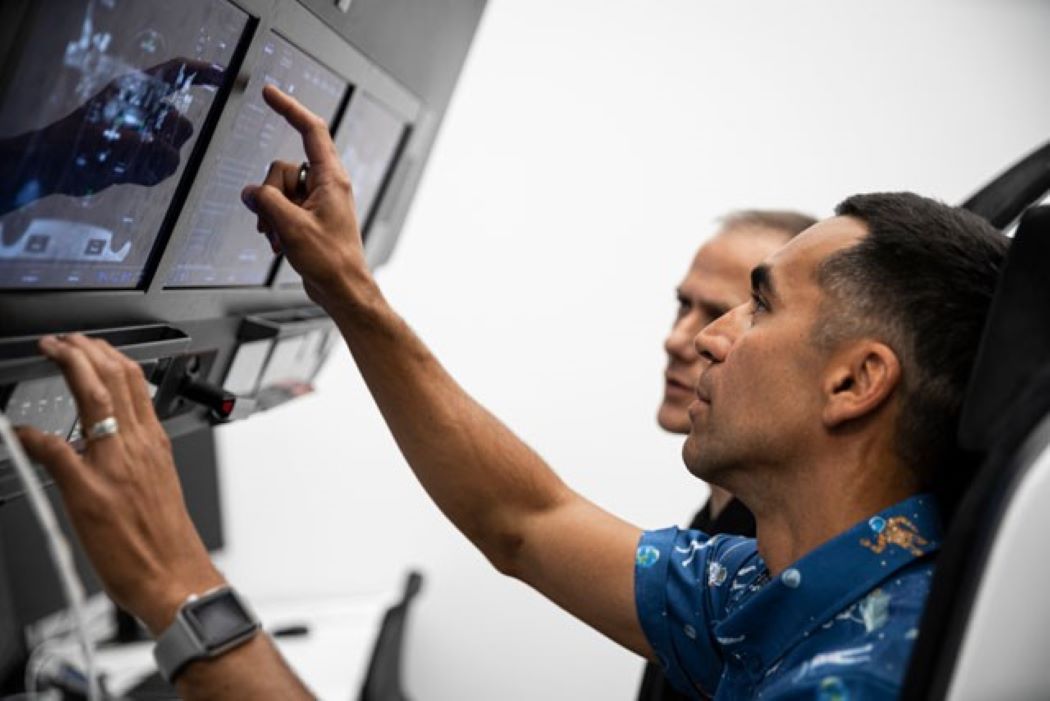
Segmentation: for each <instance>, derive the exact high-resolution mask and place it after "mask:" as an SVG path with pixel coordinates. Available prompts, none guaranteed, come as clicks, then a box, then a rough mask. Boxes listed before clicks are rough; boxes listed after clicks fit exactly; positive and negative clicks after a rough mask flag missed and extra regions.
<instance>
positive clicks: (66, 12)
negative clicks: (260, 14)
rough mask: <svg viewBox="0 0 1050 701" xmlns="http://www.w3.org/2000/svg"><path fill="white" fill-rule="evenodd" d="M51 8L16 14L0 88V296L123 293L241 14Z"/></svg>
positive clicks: (230, 10)
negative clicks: (89, 290) (52, 291)
mask: <svg viewBox="0 0 1050 701" xmlns="http://www.w3.org/2000/svg"><path fill="white" fill-rule="evenodd" d="M49 7H50V9H49ZM62 8H63V11H62V12H55V11H54V8H53V5H52V6H49V5H48V4H47V3H31V4H30V5H29V9H28V12H27V14H26V16H25V17H24V19H23V22H22V26H21V27H20V28H19V30H18V32H17V36H18V39H17V41H18V45H17V47H15V48H14V49H13V50H12V53H11V55H10V56H9V57H8V59H9V60H8V62H7V66H8V70H7V71H6V73H5V75H4V84H3V85H0V105H2V107H0V158H2V160H3V164H4V166H3V168H2V169H0V288H30V289H44V288H74V287H99V288H133V287H137V286H139V285H140V283H141V282H142V279H143V275H144V273H145V272H146V271H145V267H146V264H147V261H148V260H149V259H150V254H151V252H152V251H153V248H154V245H155V243H156V242H157V240H158V237H159V236H160V235H161V234H162V233H163V232H162V231H161V229H162V227H163V226H164V223H165V218H166V215H167V213H168V211H169V209H170V208H171V204H172V199H173V196H174V195H175V192H176V189H177V187H178V184H179V181H180V179H181V178H182V176H183V171H184V170H185V167H186V161H187V159H188V158H189V156H190V154H191V153H192V152H193V149H194V146H195V144H196V143H197V141H198V138H199V137H200V133H201V127H202V125H203V124H204V123H205V121H206V119H207V117H208V115H209V113H210V111H211V110H212V109H216V108H218V107H219V105H217V104H215V103H216V95H217V94H218V93H219V91H220V88H221V87H222V86H223V85H224V84H225V82H226V81H227V80H228V79H229V78H230V76H229V75H228V74H229V71H228V67H229V66H230V62H231V60H232V59H233V57H234V54H235V52H236V50H237V46H238V43H239V42H240V39H241V36H242V34H243V32H244V30H245V27H246V25H247V22H248V16H247V15H246V14H245V13H244V12H242V11H241V10H240V9H238V8H237V7H235V6H234V5H232V4H230V3H228V2H227V1H226V0H181V1H180V2H177V3H176V2H170V1H168V0H88V1H86V2H74V1H71V2H68V3H63V6H62ZM41 86H47V89H46V90H42V89H41Z"/></svg>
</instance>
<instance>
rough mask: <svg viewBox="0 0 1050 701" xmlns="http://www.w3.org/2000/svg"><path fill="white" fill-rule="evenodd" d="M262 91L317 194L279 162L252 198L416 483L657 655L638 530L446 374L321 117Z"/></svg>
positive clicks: (591, 616) (507, 567) (549, 589)
mask: <svg viewBox="0 0 1050 701" xmlns="http://www.w3.org/2000/svg"><path fill="white" fill-rule="evenodd" d="M263 94H264V97H265V98H266V101H267V102H268V103H269V104H270V106H271V107H273V108H274V109H275V110H276V111H277V112H279V113H280V114H281V115H283V116H284V117H285V118H286V119H287V120H288V122H289V123H290V124H291V125H292V126H293V127H295V128H296V129H297V130H298V131H299V132H300V133H301V134H302V137H303V143H304V146H305V149H306V155H307V157H308V159H309V163H310V170H309V176H308V178H307V181H308V182H307V185H308V187H307V194H306V196H305V197H301V198H300V197H297V196H296V192H297V191H296V182H297V177H298V172H299V166H298V164H291V163H281V162H278V163H275V164H274V167H273V168H271V170H270V173H269V175H268V176H267V179H266V182H265V183H264V184H263V185H261V186H259V187H250V188H247V189H246V190H245V191H244V199H245V202H246V204H248V206H249V207H251V208H252V209H253V210H254V211H255V212H256V213H257V214H258V216H259V220H260V222H259V227H260V230H261V231H264V232H266V233H267V234H269V235H270V236H271V240H272V241H273V242H274V244H275V246H276V247H280V248H283V251H284V253H285V255H286V256H287V257H288V260H289V261H290V262H291V264H292V266H293V267H294V268H295V269H296V270H297V271H298V272H299V273H300V274H301V275H302V276H303V281H304V284H305V286H306V290H307V292H308V294H309V295H310V297H311V298H312V299H313V300H314V301H316V302H317V303H318V304H320V305H321V306H323V307H324V308H325V309H326V310H327V311H328V313H329V314H330V315H331V317H332V318H333V319H334V320H335V323H336V324H337V325H338V326H339V329H340V330H341V332H342V334H343V337H344V338H345V339H346V342H347V345H348V346H349V348H350V351H351V353H352V354H353V356H354V360H355V361H356V363H357V366H358V368H359V369H360V371H361V374H362V376H363V377H364V379H365V382H366V383H367V385H368V387H369V390H370V391H371V393H372V396H373V397H374V398H375V401H376V403H377V404H378V406H379V409H380V411H381V412H382V414H383V417H384V419H385V420H386V423H387V425H388V426H389V427H390V430H391V432H392V433H393V436H394V438H395V440H396V441H397V444H398V446H399V447H400V449H401V452H402V453H403V454H404V456H405V458H406V459H407V460H408V463H409V464H410V465H411V466H412V469H413V470H414V471H415V474H416V476H417V477H418V478H419V481H420V482H421V483H422V484H423V486H424V488H425V489H426V490H427V492H428V493H429V494H430V496H431V497H432V498H433V499H434V501H435V502H436V503H437V505H438V506H439V507H440V508H441V510H442V511H443V512H444V513H445V515H446V516H448V517H449V519H451V520H452V522H453V523H454V524H455V525H456V526H457V527H458V528H459V529H460V530H461V531H462V532H463V534H464V535H466V536H467V537H468V538H469V539H470V540H471V541H472V542H473V543H474V544H475V545H477V546H478V548H479V549H480V550H481V551H482V552H483V553H484V554H485V556H486V557H487V558H488V559H489V560H490V561H491V562H492V563H493V565H495V567H496V568H497V569H498V570H500V571H501V572H503V573H505V574H508V575H511V576H513V577H517V578H518V579H521V580H522V581H524V582H526V583H527V584H529V585H531V586H533V587H534V588H536V589H538V590H539V591H540V592H542V593H543V594H544V595H546V596H547V597H549V598H550V599H551V600H553V601H554V602H555V603H557V604H559V605H560V606H562V607H563V608H565V609H566V610H567V611H569V612H570V613H572V614H573V615H575V616H577V617H578V618H580V619H581V620H583V621H584V622H586V623H588V624H589V625H591V626H593V627H594V628H596V629H597V630H599V631H601V632H602V633H604V634H605V635H607V636H609V637H610V638H612V639H613V640H615V641H617V642H619V643H620V644H622V645H624V646H625V647H627V648H629V649H631V650H634V651H635V652H638V653H639V654H642V655H645V656H648V655H649V646H648V643H647V642H646V640H645V637H644V635H643V633H642V629H641V627H640V625H639V623H638V618H637V615H636V612H635V605H634V557H635V549H636V546H637V543H638V538H639V536H640V530H639V529H638V528H636V527H634V526H631V525H630V524H627V523H625V522H623V521H621V520H620V519H618V518H616V517H614V516H612V515H611V514H609V513H607V512H605V511H602V510H601V509H599V508H598V507H597V506H595V505H594V504H592V503H590V502H588V501H587V500H585V499H583V498H582V497H580V496H579V495H578V494H576V493H575V492H573V491H572V490H571V489H569V488H568V487H567V486H566V485H565V484H564V483H563V482H562V481H561V480H560V479H559V478H558V476H557V475H555V474H554V472H553V471H552V470H551V469H550V468H549V467H548V466H547V465H546V464H545V463H544V462H543V460H542V459H540V457H539V456H538V455H536V453H534V452H533V451H532V450H530V449H529V447H528V446H526V445H525V444H524V443H523V442H522V441H521V440H519V439H518V438H517V437H516V436H515V435H514V434H513V433H511V432H510V431H509V430H508V429H507V428H506V427H505V426H504V425H503V424H502V423H501V422H500V421H499V420H498V419H496V417H494V416H493V415H492V414H490V413H489V412H488V411H486V410H485V408H484V407H482V406H481V405H480V404H478V403H477V402H475V401H474V400H473V399H472V398H471V397H470V396H468V395H467V394H466V392H464V391H463V389H462V388H460V387H459V385H458V384H457V383H456V382H455V381H454V380H453V379H452V377H451V376H450V375H449V374H448V373H447V372H446V371H445V370H444V368H442V366H441V364H440V363H439V362H438V361H437V359H436V358H435V357H434V356H433V355H432V354H431V353H430V351H429V350H428V349H427V348H426V346H425V345H424V344H423V343H422V341H420V340H419V338H418V337H417V336H416V335H415V334H414V333H413V332H412V330H411V329H410V328H409V327H408V325H407V324H406V323H405V322H404V321H403V320H402V319H401V318H400V317H399V316H398V315H397V314H396V313H395V312H394V311H393V309H391V307H390V306H389V305H388V304H387V302H386V301H385V299H384V298H383V295H382V294H381V292H380V290H379V288H378V286H377V285H376V283H375V281H374V279H373V277H372V275H371V273H370V272H369V270H368V267H367V265H366V262H365V256H364V250H363V248H362V244H361V236H360V233H359V230H358V226H357V220H356V216H355V212H354V206H353V199H352V196H351V184H350V181H349V179H348V177H347V174H346V171H345V169H344V168H343V167H342V164H341V163H340V162H339V158H338V154H337V153H336V149H335V146H334V145H333V143H332V140H331V138H330V137H329V134H328V128H327V126H326V124H325V122H324V120H322V119H320V118H319V117H317V116H316V115H313V114H311V113H310V112H309V111H308V110H306V109H305V108H304V107H303V106H302V105H300V104H299V103H298V102H297V101H295V100H294V99H293V98H291V97H289V96H287V95H285V94H284V93H282V92H280V91H279V90H277V89H276V88H274V87H272V86H268V87H267V88H266V89H265V90H264V93H263Z"/></svg>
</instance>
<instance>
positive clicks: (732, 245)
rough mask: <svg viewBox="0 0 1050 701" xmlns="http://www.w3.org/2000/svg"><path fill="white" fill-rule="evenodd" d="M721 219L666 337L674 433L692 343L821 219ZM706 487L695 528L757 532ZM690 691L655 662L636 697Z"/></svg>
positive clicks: (684, 403) (783, 215)
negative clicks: (755, 272) (767, 262)
mask: <svg viewBox="0 0 1050 701" xmlns="http://www.w3.org/2000/svg"><path fill="white" fill-rule="evenodd" d="M720 223H721V228H720V229H719V231H718V233H716V234H715V235H714V236H713V237H711V238H710V239H709V240H708V241H707V242H706V243H705V244H704V245H703V246H701V247H700V250H698V251H697V252H696V256H695V257H694V258H693V263H692V265H691V266H690V268H689V271H688V272H687V273H686V276H685V278H684V279H683V280H682V282H681V283H679V285H678V288H677V290H676V296H677V298H678V311H677V314H676V316H675V321H674V325H673V326H672V327H671V333H670V334H668V336H667V339H666V340H665V341H664V350H666V351H667V369H666V370H665V371H664V395H663V400H662V401H661V402H660V408H659V410H658V411H657V413H656V422H657V423H658V424H660V428H662V429H664V430H665V431H667V432H669V433H675V434H681V435H688V433H689V428H690V421H689V404H690V403H691V402H692V401H693V400H695V399H696V382H697V380H698V379H699V377H700V373H701V372H702V371H703V368H704V365H705V361H704V360H703V359H702V358H701V357H700V354H699V353H698V352H697V350H696V346H695V344H694V341H695V340H696V335H697V334H698V333H699V332H700V329H702V328H704V327H705V326H707V325H708V324H710V323H711V322H712V321H714V320H715V319H717V318H718V317H720V316H722V315H723V314H726V313H727V312H729V310H731V309H733V308H734V307H738V306H740V305H741V304H744V303H745V302H747V301H748V299H749V298H750V296H751V280H750V275H751V269H752V268H754V267H755V266H757V265H759V264H760V263H761V262H762V261H763V260H764V259H765V258H766V257H767V256H769V255H771V254H772V253H773V252H774V251H776V250H777V249H778V248H780V247H781V246H783V245H784V244H785V243H787V242H788V241H789V240H791V239H792V238H793V237H794V236H795V234H798V233H801V232H802V231H803V230H805V229H808V228H809V227H811V226H812V225H814V224H816V223H817V220H816V219H814V218H812V217H810V216H807V215H805V214H800V213H799V212H791V211H782V210H759V209H753V210H743V211H739V212H733V213H731V214H729V215H727V216H725V217H723V218H722V219H721V221H720ZM707 486H708V488H709V489H710V490H711V491H710V496H709V497H708V499H707V501H706V502H705V503H704V505H703V507H702V508H701V509H700V510H699V511H698V512H697V513H696V515H695V516H693V520H692V521H691V522H690V524H689V528H690V529H693V530H699V531H703V532H704V533H708V534H711V535H715V534H718V533H725V534H729V535H742V536H746V537H748V538H754V537H755V517H754V516H752V515H751V512H750V511H748V509H747V507H746V506H744V505H743V504H741V503H740V501H739V500H737V499H734V498H733V495H732V494H730V493H729V492H728V491H726V490H725V489H722V488H721V487H719V486H717V485H714V484H708V485H707ZM685 698H687V697H686V696H683V695H682V694H680V693H678V692H677V691H675V690H674V689H673V688H671V686H670V685H669V684H668V683H667V680H666V679H665V678H664V675H663V673H661V672H660V668H659V667H657V666H656V665H654V664H652V663H651V662H650V663H647V664H646V665H645V673H644V675H643V676H642V684H641V688H640V689H639V690H638V701H673V700H675V699H685Z"/></svg>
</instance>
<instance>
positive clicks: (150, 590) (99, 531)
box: [18, 334, 223, 635]
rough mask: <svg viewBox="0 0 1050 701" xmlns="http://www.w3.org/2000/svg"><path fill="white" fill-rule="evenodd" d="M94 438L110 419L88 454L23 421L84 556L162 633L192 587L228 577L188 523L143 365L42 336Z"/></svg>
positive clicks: (91, 343)
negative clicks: (111, 425)
mask: <svg viewBox="0 0 1050 701" xmlns="http://www.w3.org/2000/svg"><path fill="white" fill-rule="evenodd" d="M40 350H41V351H42V352H43V353H44V355H46V356H47V357H48V358H50V359H51V360H53V361H54V362H55V363H57V364H58V365H59V367H60V368H61V369H62V374H63V375H65V378H66V383H67V384H68V385H69V388H70V390H71V391H72V393H73V396H74V398H75V399H76V403H77V409H78V410H79V413H80V422H81V425H82V426H83V427H84V432H85V435H87V433H88V431H89V429H90V427H91V426H94V425H96V424H97V423H98V422H99V421H102V420H103V419H105V418H107V417H114V418H115V419H116V420H117V425H118V430H117V432H116V433H115V434H113V435H108V436H104V437H99V438H89V439H88V442H87V449H86V450H85V451H84V453H83V455H77V453H76V452H74V450H73V448H72V447H71V446H70V445H69V444H68V443H67V442H66V441H65V440H63V439H62V438H59V437H58V436H54V435H50V434H45V433H42V432H41V431H38V430H37V429H35V428H30V427H24V426H23V427H20V428H19V429H18V435H19V438H20V439H21V441H22V443H23V444H24V446H25V449H26V453H28V454H29V456H30V457H31V458H32V459H34V460H35V461H37V462H39V463H40V464H41V465H43V466H44V467H45V468H46V469H47V470H48V472H50V473H51V475H52V477H54V479H55V483H56V484H57V485H58V488H59V490H60V491H61V493H62V499H63V501H64V502H65V505H66V510H67V512H68V513H69V517H70V520H71V522H72V524H73V528H74V529H75V530H76V532H77V535H78V536H79V538H80V542H81V543H82V544H83V546H84V549H85V551H87V555H88V557H89V558H90V560H91V562H92V564H93V565H94V566H95V569H96V571H97V572H98V575H99V577H100V578H101V580H102V583H103V585H104V586H105V588H106V591H107V592H109V594H110V596H111V597H112V598H113V600H114V601H115V602H116V603H117V604H119V605H120V606H122V607H123V608H125V609H127V610H128V611H130V612H131V613H133V614H135V615H136V616H138V617H139V618H140V619H142V621H143V623H145V624H146V625H147V627H149V629H150V630H151V631H152V632H153V633H154V634H155V635H156V634H158V633H160V632H162V631H163V630H164V629H165V628H166V627H167V626H168V625H169V624H170V623H171V621H172V619H173V618H174V615H175V612H176V610H177V609H178V607H179V605H180V604H182V602H183V601H184V600H185V599H186V597H187V596H189V595H190V594H200V593H203V592H204V591H206V590H208V589H211V588H213V587H215V586H218V585H220V584H222V583H223V578H222V576H221V575H220V574H219V573H218V572H217V571H216V570H215V568H214V566H213V565H212V563H211V560H210V558H209V557H208V553H207V550H206V549H205V547H204V544H203V543H202V542H201V540H200V537H199V536H198V535H197V531H196V529H195V528H194V526H193V523H192V521H190V517H189V514H187V512H186V507H185V504H184V503H183V500H182V490H181V489H180V488H179V479H178V476H177V474H176V472H175V464H174V461H173V459H172V454H171V442H170V441H169V439H168V436H167V434H165V433H164V429H163V428H162V427H161V425H160V422H159V421H158V420H157V416H156V414H155V413H154V411H153V403H152V401H151V399H150V396H149V392H148V391H147V387H146V381H145V379H144V378H143V375H142V370H141V369H140V368H139V366H138V364H137V363H135V362H133V361H131V360H129V359H128V358H126V357H125V356H124V355H122V354H120V353H119V352H117V351H116V350H115V349H114V348H113V347H111V346H110V345H109V344H108V343H106V342H105V341H101V340H95V339H90V338H87V337H85V336H82V335H79V334H73V335H70V336H67V337H65V338H55V337H45V338H44V339H42V340H41V342H40Z"/></svg>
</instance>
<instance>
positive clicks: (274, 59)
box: [167, 33, 349, 287]
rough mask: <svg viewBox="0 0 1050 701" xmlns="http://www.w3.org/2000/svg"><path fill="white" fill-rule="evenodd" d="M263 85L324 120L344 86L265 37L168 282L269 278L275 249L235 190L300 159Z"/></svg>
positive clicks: (239, 282) (211, 283)
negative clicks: (270, 85) (278, 165)
mask: <svg viewBox="0 0 1050 701" xmlns="http://www.w3.org/2000/svg"><path fill="white" fill-rule="evenodd" d="M266 83H273V84H274V85H276V86H277V87H279V88H281V89H282V90H284V91H285V92H287V93H290V94H291V95H293V96H294V97H295V98H297V99H298V100H299V101H300V102H302V103H303V104H304V105H306V106H307V107H308V108H309V109H310V110H311V111H313V112H315V113H316V114H319V115H321V116H322V117H324V118H325V119H327V120H328V121H329V124H331V122H332V121H333V120H334V119H335V117H336V114H337V112H338V111H339V107H340V105H341V104H342V101H343V98H344V96H345V94H346V90H347V88H348V87H349V85H348V83H347V82H346V81H345V80H343V79H342V78H340V77H339V76H337V75H336V74H335V73H333V72H331V71H330V70H328V69H327V68H325V67H324V66H322V65H321V64H319V63H318V62H317V61H315V60H313V59H312V58H310V57H309V56H307V55H306V54H305V53H303V52H302V51H300V50H299V49H297V48H295V47H294V46H292V45H291V44H290V43H288V42H287V41H286V40H284V39H283V38H281V37H280V36H278V35H276V34H272V33H271V34H270V35H269V36H268V37H267V40H266V43H265V44H264V45H263V47H262V51H261V53H260V54H259V57H258V59H257V61H256V65H254V66H253V67H252V77H251V80H250V81H249V83H248V87H247V94H246V95H245V96H244V102H242V104H241V107H240V110H239V112H238V113H237V118H236V121H235V123H234V125H233V129H232V132H231V133H228V134H226V135H225V137H224V143H223V144H222V145H221V147H220V149H219V153H218V156H217V157H216V162H215V166H214V169H213V170H212V172H211V175H210V176H209V180H208V181H207V182H206V183H205V184H204V188H203V193H204V194H202V195H201V199H200V200H199V201H198V204H197V210H196V211H195V212H194V213H193V215H192V220H191V224H190V231H189V233H188V236H187V238H186V239H185V241H184V243H183V245H182V249H181V250H180V251H179V254H178V256H177V258H176V262H175V264H174V266H173V267H172V269H171V272H170V273H169V276H168V281H167V285H168V286H169V287H220V286H222V287H227V286H245V285H263V284H266V282H267V281H268V279H269V276H270V270H271V268H272V267H273V261H274V255H273V252H272V251H271V249H270V243H269V241H268V240H267V239H266V237H265V236H263V235H262V234H260V233H259V232H258V231H256V228H255V223H256V220H255V215H254V214H252V213H251V212H250V211H248V209H247V207H245V206H244V204H243V203H242V202H241V190H242V189H243V188H244V186H245V185H248V184H258V183H260V182H262V180H263V178H265V177H266V171H267V169H268V168H269V166H270V163H271V162H272V161H274V160H278V159H279V160H285V161H292V162H293V163H298V162H300V161H302V160H303V145H302V139H301V137H300V136H299V133H298V132H296V131H295V130H294V129H292V128H291V127H290V126H288V124H287V123H286V122H285V121H284V119H283V118H282V117H281V116H280V115H278V114H277V113H276V112H274V111H273V110H272V109H270V108H269V107H268V106H267V105H266V103H265V102H264V101H263V98H262V88H263V85H265V84H266Z"/></svg>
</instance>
